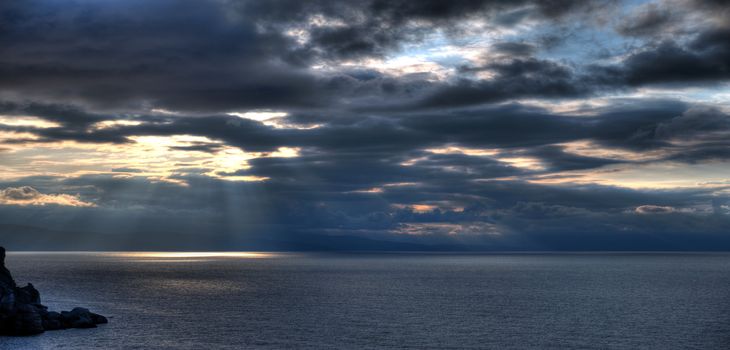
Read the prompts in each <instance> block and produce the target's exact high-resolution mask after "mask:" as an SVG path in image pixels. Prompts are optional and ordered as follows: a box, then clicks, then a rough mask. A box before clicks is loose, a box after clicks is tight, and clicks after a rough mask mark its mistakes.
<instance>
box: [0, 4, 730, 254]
mask: <svg viewBox="0 0 730 350" xmlns="http://www.w3.org/2000/svg"><path fill="white" fill-rule="evenodd" d="M676 3H677V4H678V6H679V7H680V8H678V9H674V8H672V9H668V8H666V7H664V6H663V5H656V6H654V5H649V6H644V7H639V8H638V10H637V12H634V13H632V14H631V15H630V16H628V17H626V18H625V19H615V20H611V18H609V17H611V15H612V14H615V13H617V12H612V11H617V8H619V7H620V4H618V2H615V1H530V0H519V1H499V0H491V1H486V0H484V1H476V0H453V1H431V0H428V1H405V0H403V1H401V0H396V1H380V0H368V1H356V2H343V1H329V0H312V1H294V0H275V1H274V0H272V1H168V0H163V1H155V2H148V1H136V0H135V1H125V2H95V1H77V2H73V3H63V2H55V1H24V2H2V3H0V45H2V47H3V50H0V101H3V102H0V116H2V117H3V118H14V117H21V116H34V117H38V118H41V119H43V120H45V121H48V122H52V123H54V124H57V125H56V126H50V127H35V126H33V125H32V123H25V124H23V123H20V124H13V123H2V121H0V131H2V132H7V133H24V134H26V133H28V134H31V135H32V136H33V137H26V136H25V135H23V136H18V137H12V136H10V137H7V138H5V136H4V135H3V137H4V139H3V141H2V144H0V146H3V147H2V148H0V150H2V149H7V150H6V151H4V152H3V153H2V154H0V155H2V159H11V156H13V155H14V154H15V153H14V152H18V151H17V148H18V147H27V149H24V150H33V147H35V146H36V145H38V144H45V145H49V144H50V145H52V144H54V143H55V142H58V141H76V142H82V143H86V144H88V143H95V144H126V145H133V144H134V142H135V141H134V140H135V137H140V136H162V137H165V136H179V135H187V136H197V137H205V138H207V139H209V141H193V142H188V143H186V144H184V145H174V146H170V148H171V149H172V150H175V151H177V152H196V155H199V154H200V153H201V152H205V153H207V154H208V155H209V156H211V157H214V156H216V155H219V152H222V151H223V150H224V149H225V148H226V147H237V148H240V149H242V150H244V151H248V152H264V153H272V152H274V151H276V150H278V149H279V148H281V147H296V148H298V149H299V156H297V157H291V158H285V157H274V156H272V154H268V156H267V157H262V158H256V159H251V160H249V161H248V162H247V163H248V164H245V165H248V167H245V166H244V164H240V165H241V166H240V167H238V169H240V170H230V169H228V170H219V169H201V168H196V166H199V164H194V163H191V162H185V161H181V162H179V163H177V164H175V167H176V168H175V169H173V170H172V174H171V175H169V176H167V177H166V178H164V179H160V178H152V177H150V178H148V177H145V172H146V170H148V169H140V168H137V167H133V166H130V167H126V166H125V167H119V168H113V169H102V170H99V173H100V174H96V175H75V176H68V177H58V176H31V177H21V178H17V179H16V180H12V181H10V180H8V181H6V182H4V183H0V190H2V189H6V188H12V189H17V188H25V187H24V186H29V187H28V188H31V187H32V188H33V189H35V190H36V191H37V192H38V193H41V194H46V195H48V196H54V195H68V196H74V198H79V200H80V201H83V202H84V203H91V204H93V206H88V207H83V208H77V207H63V206H54V207H49V206H43V205H28V206H18V205H5V206H3V208H2V209H3V210H1V211H0V225H5V226H0V230H1V231H2V232H3V233H5V232H10V230H15V231H17V232H22V233H23V234H22V235H21V234H19V235H14V236H13V239H16V240H17V241H16V242H17V244H19V245H20V244H21V243H22V244H24V245H23V246H24V247H39V246H38V245H37V244H39V243H37V242H51V243H49V244H52V245H55V246H56V247H69V249H71V248H74V247H76V246H72V245H69V243H68V242H69V241H71V242H73V241H74V239H69V238H68V237H72V238H77V240H78V241H79V242H84V244H87V245H88V247H90V248H91V249H93V248H99V247H105V248H107V249H120V248H122V247H124V248H127V249H139V248H146V249H153V248H160V247H162V248H165V247H167V249H175V248H177V249H247V248H248V249H255V248H261V249H266V248H270V249H296V248H301V249H305V248H307V249H309V248H311V249H316V248H319V249H358V248H362V247H371V248H373V247H374V248H377V247H380V248H381V249H395V248H398V249H412V248H413V249H415V248H414V247H417V248H419V249H447V248H448V249H452V248H454V247H457V248H459V249H677V248H682V247H684V248H685V249H692V248H697V249H723V247H724V248H725V249H730V239H728V238H727V237H725V236H726V235H725V236H723V235H722V233H725V232H727V227H728V225H730V219H729V218H730V215H728V214H729V213H730V209H729V208H730V207H728V205H729V204H730V201H729V200H727V199H726V198H724V195H723V193H726V192H723V191H727V189H728V188H730V187H728V186H727V184H725V183H723V182H722V181H719V180H718V181H717V183H712V184H705V185H701V186H700V185H698V186H697V187H696V188H694V189H687V188H684V189H676V190H647V189H644V190H635V189H628V188H622V187H613V186H603V185H597V184H585V183H584V182H583V181H581V183H580V184H579V183H571V184H538V183H535V182H534V181H537V180H546V181H547V180H555V181H558V180H566V179H572V180H575V179H583V178H581V176H586V177H585V179H586V181H585V182H589V178H588V177H587V175H590V174H597V172H599V171H615V170H616V169H619V168H620V169H630V168H631V167H637V166H643V165H647V164H649V165H651V164H653V163H655V162H661V161H671V162H673V164H680V165H681V164H698V163H702V164H704V163H706V162H719V161H725V160H727V159H730V157H729V156H730V152H728V151H727V150H728V149H730V144H728V142H727V139H728V138H727V136H730V116H728V115H727V112H726V110H724V109H723V108H721V106H714V105H713V103H710V102H705V103H700V102H692V101H691V99H685V100H687V101H685V102H679V101H676V100H655V99H649V98H639V97H637V98H633V99H619V98H612V94H614V93H617V92H619V93H621V94H623V93H632V92H635V91H636V89H637V88H641V87H653V86H656V85H662V87H668V88H672V89H677V90H676V91H677V92H678V93H681V92H682V89H684V88H689V87H704V88H706V87H708V86H722V84H724V83H726V82H727V81H728V79H729V78H730V68H729V67H730V66H729V65H728V64H729V62H730V44H729V43H730V36H729V34H728V33H730V32H729V31H728V25H727V21H726V19H723V17H722V16H723V15H724V14H726V13H727V6H726V4H725V3H723V2H719V1H678V2H676ZM693 16H694V17H693ZM699 16H705V18H706V19H707V20H706V21H700V22H698V23H694V24H692V25H687V24H686V22H684V21H688V20H690V19H692V18H697V17H699ZM474 23H480V24H481V25H483V27H480V28H479V30H481V31H484V32H483V33H481V32H480V33H474V32H473V31H474V28H472V27H470V25H473V24H474ZM602 26H603V27H605V28H603V27H602ZM523 27H524V28H530V27H534V28H535V29H534V30H533V32H531V33H529V34H527V35H522V33H518V34H510V35H503V33H505V32H507V33H516V32H519V31H520V30H521V29H520V28H523ZM606 28H608V29H609V31H610V32H611V34H610V35H608V34H601V35H598V34H595V33H594V32H598V31H601V30H603V29H606ZM616 32H618V34H621V35H622V36H619V35H618V34H617V33H616ZM434 33H439V35H441V36H442V37H441V36H440V37H439V39H438V40H440V41H439V42H438V45H454V46H457V47H463V46H465V45H466V46H468V45H469V44H470V43H471V42H480V41H482V40H487V44H486V45H484V52H479V53H477V56H478V57H480V59H475V60H466V61H465V60H463V59H461V60H456V61H457V62H456V63H451V61H450V60H451V58H450V56H449V55H451V53H447V54H444V55H446V56H449V57H448V58H444V59H443V60H444V62H447V63H444V64H445V65H446V66H440V67H442V68H444V69H445V71H448V74H447V75H448V76H447V77H445V78H444V77H442V76H441V75H440V74H442V72H438V71H435V70H432V69H431V68H424V69H422V71H421V72H416V73H410V72H408V71H397V69H396V70H395V72H391V71H388V70H386V69H380V67H378V66H377V65H374V66H362V67H359V66H357V64H354V63H353V62H357V61H358V60H366V59H376V60H377V59H386V58H389V57H391V56H392V55H399V54H403V55H405V56H408V55H409V54H411V52H409V51H408V50H412V49H410V48H409V45H416V44H426V43H428V40H433V38H432V37H429V35H433V34H434ZM587 37H588V38H587ZM465 38H466V39H465ZM495 38H496V39H495ZM461 39H464V40H463V41H467V42H469V43H468V44H464V43H463V41H460V40H461ZM493 40H496V42H495V41H493ZM622 40H623V41H622ZM441 41H443V42H441ZM588 41H600V43H599V44H602V45H605V46H606V47H607V48H606V50H605V52H603V51H602V53H601V55H588V54H585V53H584V52H583V49H582V48H581V49H580V50H579V49H576V46H581V47H582V45H584V43H586V42H588ZM586 45H587V44H586ZM421 49H422V50H423V51H429V50H430V49H431V48H430V47H425V48H421ZM585 51H590V50H589V49H585ZM416 54H418V53H416ZM565 56H568V58H566V57H565ZM586 57H588V58H586ZM596 57H598V60H597V61H594V60H596ZM609 62H610V63H609ZM439 64H441V61H439ZM315 67H316V68H315ZM429 67H430V66H429ZM578 98H580V99H586V101H585V102H586V104H585V107H579V108H577V111H575V112H555V111H552V110H551V109H550V108H555V109H556V110H557V109H558V107H563V106H559V105H556V104H551V102H561V101H565V100H571V99H578ZM592 98H601V99H602V100H601V101H599V103H596V104H595V105H605V106H604V107H591V105H594V104H592V103H591V102H592V101H590V99H592ZM525 99H532V100H537V102H525V101H524V100H525ZM573 102H574V101H573ZM543 103H544V104H543ZM539 105H543V106H552V107H543V108H540V107H536V106H539ZM556 106H557V107H556ZM255 109H259V110H262V111H274V112H278V111H285V112H288V114H287V115H286V116H283V117H276V118H274V119H271V120H269V121H268V123H269V124H271V123H272V122H276V123H279V127H273V126H271V125H267V124H265V123H261V122H258V121H254V120H249V119H245V118H242V117H239V116H235V115H228V114H226V113H228V112H242V113H243V112H248V111H251V110H255ZM562 109H563V110H565V109H567V108H562ZM105 122H106V124H100V123H105ZM130 122H133V123H130ZM102 126H103V127H102ZM293 126H296V127H297V128H295V127H293ZM302 127H309V128H302ZM574 142H581V143H583V144H587V145H588V146H586V147H590V148H591V149H590V151H593V153H592V155H591V156H588V155H585V154H578V153H576V152H574V151H573V150H571V147H570V146H569V144H570V143H574ZM429 150H430V151H429ZM434 150H435V151H434ZM36 151H37V152H38V153H41V152H42V150H40V149H38V150H36ZM470 151H472V152H471V153H470ZM480 151H481V152H480ZM604 151H605V152H604ZM609 151H630V152H629V153H628V154H638V155H651V157H638V158H637V159H633V158H631V157H628V156H627V157H625V158H621V157H617V156H615V155H610V154H609V153H610V152H609ZM5 157H7V158H5ZM510 158H512V159H514V158H517V159H519V158H527V159H529V160H533V161H534V162H535V163H537V166H535V167H529V166H528V167H526V166H524V165H522V166H520V165H519V162H515V163H510V162H508V161H506V159H510ZM646 158H651V159H650V160H646ZM54 161H57V162H62V161H63V159H61V160H57V159H54ZM30 162H31V161H30V160H29V163H30ZM41 166H42V165H41ZM97 170H98V169H97ZM107 171H108V172H107ZM104 172H107V173H104ZM568 172H570V173H568ZM41 173H43V172H41ZM206 174H207V175H206ZM213 175H215V176H218V177H219V178H217V177H215V176H213ZM232 176H256V177H261V178H266V180H265V181H260V182H237V181H230V180H231V179H230V177H232ZM28 223H32V225H30V226H34V225H35V226H37V227H27V226H28ZM7 225H11V226H7ZM9 227H10V228H9ZM323 234H329V235H331V236H323ZM715 234H717V236H713V235H715ZM334 236H338V238H334ZM17 237H21V238H17ZM22 237H27V239H25V238H22ZM59 237H65V239H61V238H59ZM23 239H25V240H23ZM372 239H375V240H380V241H375V242H374V241H370V240H372ZM21 241H22V242H21ZM381 241H385V242H386V243H383V242H381ZM130 242H132V243H130ZM393 242H395V243H393ZM396 243H398V244H405V245H397V244H396ZM34 244H36V245H35V246H34ZM423 244H427V245H429V246H422V245H423ZM173 245H174V247H173ZM46 248H47V247H46Z"/></svg>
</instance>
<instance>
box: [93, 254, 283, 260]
mask: <svg viewBox="0 0 730 350" xmlns="http://www.w3.org/2000/svg"><path fill="white" fill-rule="evenodd" d="M105 255H107V256H112V257H119V258H136V259H141V261H165V262H190V261H197V260H195V259H199V258H246V259H252V258H272V257H276V256H278V255H279V254H276V253H266V252H118V253H107V254H105Z"/></svg>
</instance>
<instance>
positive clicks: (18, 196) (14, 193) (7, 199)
mask: <svg viewBox="0 0 730 350" xmlns="http://www.w3.org/2000/svg"><path fill="white" fill-rule="evenodd" d="M0 204H4V205H21V206H26V205H48V204H55V205H63V206H70V207H93V206H95V205H94V203H90V202H84V201H82V200H81V199H80V198H79V196H78V195H76V196H72V195H69V194H44V193H40V192H38V190H36V189H35V188H33V187H30V186H21V187H7V188H5V189H2V190H0Z"/></svg>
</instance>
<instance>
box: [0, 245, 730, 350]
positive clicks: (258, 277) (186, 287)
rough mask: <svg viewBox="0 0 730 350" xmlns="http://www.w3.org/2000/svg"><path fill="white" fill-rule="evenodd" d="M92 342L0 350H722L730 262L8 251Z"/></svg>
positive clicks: (45, 342) (44, 342) (727, 341)
mask: <svg viewBox="0 0 730 350" xmlns="http://www.w3.org/2000/svg"><path fill="white" fill-rule="evenodd" d="M7 263H8V265H9V268H10V270H11V271H12V272H13V274H14V276H15V279H16V280H17V281H18V282H19V283H23V284H24V283H26V282H32V283H34V284H35V286H36V287H37V288H38V289H39V290H40V291H41V295H42V298H43V302H44V304H46V305H48V306H50V307H51V308H52V309H54V310H61V309H63V310H68V309H71V308H72V307H74V306H87V307H89V308H90V309H91V310H92V311H96V312H99V313H101V314H104V315H107V316H111V318H110V324H108V325H105V326H101V327H100V328H97V329H92V330H67V331H57V332H47V333H45V334H43V335H40V336H35V337H30V338H0V349H15V348H17V349H246V348H251V349H256V348H261V349H532V348H534V349H538V348H539V349H543V348H548V349H549V348H552V349H685V348H686V349H728V348H730V254H659V253H652V254H638V253H637V254H512V255H465V254H452V255H449V254H353V255H336V254H330V255H323V254H276V255H241V256H237V255H233V256H231V255H223V256H209V255H207V254H178V255H154V254H152V255H140V254H121V253H117V254H114V253H63V254H58V253H56V254H52V253H15V254H12V253H11V254H10V255H9V256H8V261H7Z"/></svg>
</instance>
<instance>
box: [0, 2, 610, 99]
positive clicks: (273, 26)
mask: <svg viewBox="0 0 730 350" xmlns="http://www.w3.org/2000/svg"><path fill="white" fill-rule="evenodd" d="M608 3H610V2H609V1H594V2H583V1H560V2H543V1H539V2H532V1H517V2H503V1H449V2H441V1H424V2H416V3H413V2H410V1H387V2H381V1H364V2H347V3H341V2H335V1H306V2H301V1H271V2H266V3H261V2H258V1H240V2H214V3H208V2H197V1H182V2H179V1H159V2H155V3H149V2H145V1H131V2H119V3H116V2H115V3H97V2H86V1H83V2H76V3H66V4H61V3H56V2H52V1H42V0H39V1H30V2H22V3H18V2H15V3H13V2H6V3H3V4H2V5H0V16H2V18H3V19H4V21H3V23H4V25H3V30H2V31H1V32H0V43H2V45H3V47H5V48H6V50H3V52H2V54H0V63H2V65H0V81H1V83H0V92H4V95H7V97H13V98H19V97H22V98H30V99H49V100H53V101H56V102H62V101H63V102H65V101H69V100H71V101H76V102H79V103H85V104H88V105H91V106H94V107H95V108H97V109H116V110H129V109H140V108H141V109H144V108H149V107H156V108H168V109H173V110H188V111H214V112H220V111H228V110H233V109H246V108H292V107H322V106H329V105H332V104H334V103H337V101H338V100H339V99H341V98H353V97H360V96H361V94H362V93H363V89H366V91H367V92H366V93H369V94H375V95H377V96H381V97H383V96H384V95H387V94H391V93H392V91H390V90H389V88H388V86H400V85H401V84H402V83H401V82H387V81H384V82H382V85H381V86H376V89H375V90H372V89H368V84H366V85H365V86H364V87H358V86H357V85H360V84H359V83H357V82H350V83H348V84H354V85H356V86H352V87H351V88H349V89H341V86H340V84H341V83H342V79H346V76H343V75H341V74H339V73H334V74H326V75H322V74H319V73H317V72H313V71H311V70H308V69H306V68H305V67H306V66H307V65H309V64H311V63H314V62H316V61H317V60H319V59H325V60H330V59H342V58H361V57H370V56H383V55H385V54H386V53H388V52H391V51H393V50H397V49H399V48H400V47H401V44H403V43H407V42H413V41H419V40H421V39H422V37H423V33H424V31H425V30H431V29H433V28H442V29H445V30H446V31H456V32H458V31H459V29H458V27H459V25H461V24H462V23H463V21H464V19H465V18H476V19H481V20H488V19H489V18H491V17H492V16H493V15H494V14H496V13H498V12H501V11H505V10H511V9H524V10H526V11H530V13H532V16H533V17H534V18H540V19H541V20H556V19H558V18H562V17H564V16H567V15H579V14H581V13H582V14H585V13H589V12H590V11H588V10H589V9H595V7H596V6H608V5H607V4H608ZM313 16H324V17H325V19H324V20H325V21H335V22H337V23H341V24H337V25H327V24H322V25H319V24H312V23H311V20H312V18H313ZM338 21H339V22H338ZM296 28H304V30H306V32H307V33H308V41H307V42H306V43H304V44H301V45H300V44H298V43H297V42H296V39H295V38H293V37H291V36H287V35H285V34H284V33H285V32H286V31H287V30H289V29H296ZM539 82H540V80H539V79H532V80H529V81H526V82H524V83H523V82H521V81H510V82H509V83H511V84H514V85H520V84H526V85H529V84H538V85H537V86H535V87H530V86H524V87H520V86H515V87H514V88H513V89H512V91H510V92H511V93H515V94H527V95H546V96H553V95H555V94H556V91H555V90H556V89H557V90H561V91H562V90H566V89H568V88H567V87H564V86H562V84H563V82H562V81H561V82H558V84H559V85H561V86H556V84H555V83H547V84H545V85H546V86H542V87H541V86H540V84H539ZM369 85H373V84H372V83H371V84H369ZM421 85H423V86H425V87H428V85H430V84H426V83H425V82H421ZM401 88H402V89H408V87H401ZM542 88H545V89H547V90H548V91H547V92H546V93H544V94H543V93H540V92H539V91H540V90H541V89H542ZM467 89H468V88H467ZM476 89H488V90H494V89H495V87H490V86H480V87H476ZM472 94H474V93H472ZM494 94H495V93H494V92H492V93H491V95H494ZM507 96H508V94H499V96H497V97H488V98H487V99H486V102H488V101H494V100H500V99H505V98H506V97H507Z"/></svg>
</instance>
